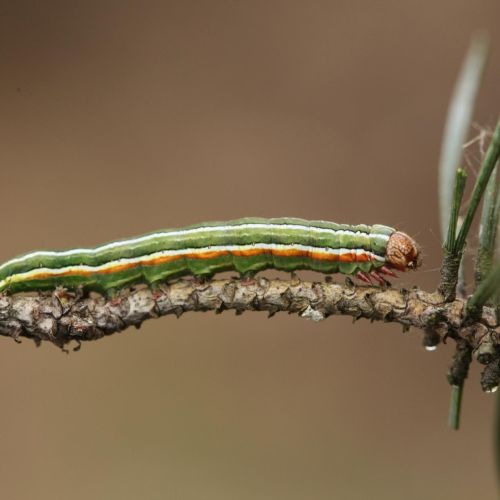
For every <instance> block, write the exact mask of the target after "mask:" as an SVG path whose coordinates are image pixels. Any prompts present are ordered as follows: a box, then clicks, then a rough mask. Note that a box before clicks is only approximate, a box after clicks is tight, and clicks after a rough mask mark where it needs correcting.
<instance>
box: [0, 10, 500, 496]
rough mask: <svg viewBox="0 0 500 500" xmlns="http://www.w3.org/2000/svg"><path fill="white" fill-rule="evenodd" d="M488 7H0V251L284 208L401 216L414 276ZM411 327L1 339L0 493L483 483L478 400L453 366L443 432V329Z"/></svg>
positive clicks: (208, 492) (488, 401) (195, 492)
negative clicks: (79, 340)
mask: <svg viewBox="0 0 500 500" xmlns="http://www.w3.org/2000/svg"><path fill="white" fill-rule="evenodd" d="M498 19H500V4H499V3H498V1H497V0H491V1H486V0H484V1H479V0H475V1H462V0H438V1H434V2H410V1H403V2H401V1H364V2H347V1H329V2H328V1H324V2H320V1H312V2H305V1H303V2H300V1H288V2H286V1H282V2H275V1H265V2H264V1H263V2H260V1H254V2H250V1H247V2H240V1H220V0H219V1H212V2H203V1H164V2H153V1H143V2H138V1H136V2H132V1H116V2H113V1H105V2H102V1H98V2H97V1H73V2H66V1H61V2H55V1H49V2H22V1H21V2H5V1H4V2H1V3H0V75H1V77H0V113H1V115H0V116H1V118H0V141H1V147H0V169H1V174H0V187H1V193H2V194H1V196H2V202H1V207H2V214H3V216H2V234H3V238H2V245H1V248H0V260H5V259H8V258H10V257H12V256H14V255H15V254H18V253H22V252H26V251H30V250H32V249H35V248H67V247H72V246H82V245H95V244H98V243H101V242H103V241H106V240H110V239H115V238H119V237H124V236H130V235H135V234H140V233H144V232H147V231H151V230H155V229H158V228H163V227H175V226H182V225H185V224H190V223H194V222H198V221H202V220H210V219H229V218H236V217H241V216H250V215H255V216H283V215H289V216H298V217H306V218H323V219H330V220H334V221H339V222H341V221H342V222H344V221H345V222H350V223H359V222H364V223H385V224H388V225H394V226H397V227H398V228H401V229H403V230H406V231H408V232H409V233H411V234H413V235H415V236H416V237H417V239H418V240H419V241H420V242H421V243H422V245H423V246H424V248H425V254H426V257H425V267H424V269H423V270H422V271H421V272H419V273H418V274H414V275H408V276H405V277H404V279H402V280H398V281H397V284H398V285H399V286H411V285H412V284H418V285H421V286H424V287H426V288H428V289H431V288H432V287H434V286H435V285H436V282H437V279H438V273H437V271H436V269H435V268H437V267H438V266H439V260H440V243H439V224H438V219H437V199H436V164H437V160H438V156H439V143H440V139H441V132H442V128H443V122H444V118H445V113H446V107H447V103H448V100H449V96H450V94H451V90H452V86H453V82H454V79H455V77H456V74H457V72H458V68H459V66H460V63H461V60H462V57H463V55H464V53H465V51H466V48H467V45H468V41H469V38H470V35H471V34H472V32H473V31H474V30H477V29H479V28H486V29H488V30H489V31H490V33H491V34H492V38H493V40H492V52H491V58H490V63H489V66H488V70H487V72H486V74H485V80H484V84H483V86H482V91H481V95H480V102H479V106H478V109H477V113H476V115H475V120H476V121H477V122H478V123H479V124H481V125H482V126H489V127H491V126H492V125H493V124H494V122H495V120H496V118H497V116H498V111H499V109H500V93H499V88H500V86H499V84H500V72H499V60H500V37H499V34H498ZM472 167H473V168H474V167H477V163H476V164H475V165H474V161H472ZM433 269H434V270H433ZM270 274H271V275H272V274H273V273H270ZM420 341H421V337H420V335H419V334H417V333H416V332H411V333H410V334H409V335H402V333H401V328H399V327H397V326H395V325H381V324H368V323H367V322H359V323H357V324H355V325H353V324H352V323H351V321H350V319H348V318H330V319H329V320H328V321H325V322H323V323H321V324H313V323H311V322H307V321H302V320H300V319H298V318H297V317H288V316H286V315H281V316H277V317H275V318H273V319H272V320H267V319H266V317H265V315H264V314H262V315H259V314H246V315H243V316H242V317H235V316H234V315H233V314H232V313H225V314H223V315H220V316H215V315H212V314H205V315H203V314H198V315H194V314H192V315H186V316H185V317H183V318H182V319H181V320H176V319H175V318H172V317H168V318H162V319H159V320H156V321H150V322H147V323H146V324H144V326H143V327H142V329H141V330H139V331H137V330H128V331H126V332H125V333H123V334H120V335H114V336H112V337H110V338H107V339H103V340H100V341H99V342H95V343H91V344H87V345H84V346H83V348H82V350H81V351H80V352H79V353H71V354H69V355H66V354H63V353H61V352H60V351H59V350H57V349H56V348H55V347H52V346H51V345H43V346H42V347H41V348H38V349H37V348H36V347H35V346H34V345H33V344H32V343H30V342H28V341H24V342H23V343H22V344H21V345H16V344H15V343H14V342H12V341H10V340H8V339H0V342H1V344H2V346H1V350H0V357H1V360H0V380H1V381H2V382H1V383H0V401H1V412H0V495H1V497H2V498H6V499H7V498H8V499H31V498H38V499H49V498H50V499H63V498H71V499H77V500H79V499H90V498H95V499H137V498H145V499H163V498H172V499H189V500H190V499H214V500H215V499H217V500H222V499H241V500H246V499H290V500H291V499H315V500H316V499H327V498H339V499H365V498H367V499H384V500H397V499H402V498H404V499H406V500H417V499H422V498H426V499H440V500H441V499H451V498H453V499H469V498H494V496H495V484H496V483H495V475H494V463H493V443H492V436H493V434H492V418H493V414H494V405H495V397H494V396H490V395H484V394H482V393H481V391H480V389H479V383H478V373H479V370H478V368H477V367H476V368H474V369H473V371H472V373H471V376H470V380H469V384H468V386H467V387H466V393H465V400H464V411H463V427H462V429H461V430H460V432H458V433H455V432H452V431H450V430H449V429H448V428H447V425H446V415H447V410H448V400H449V392H450V391H449V387H448V385H447V383H446V379H445V372H446V369H447V366H448V364H449V361H450V357H451V355H452V346H451V345H449V346H445V347H440V348H439V349H438V351H437V352H435V353H432V354H429V353H427V352H425V351H424V350H423V348H422V347H421V344H420Z"/></svg>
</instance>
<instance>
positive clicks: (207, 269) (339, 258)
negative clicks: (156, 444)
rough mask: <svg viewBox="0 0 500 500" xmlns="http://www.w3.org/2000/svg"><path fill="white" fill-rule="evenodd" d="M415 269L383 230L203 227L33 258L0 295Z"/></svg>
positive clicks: (0, 280) (405, 239) (396, 237)
mask: <svg viewBox="0 0 500 500" xmlns="http://www.w3.org/2000/svg"><path fill="white" fill-rule="evenodd" d="M419 265H420V249H419V247H418V245H417V243H416V242H415V241H414V240H413V239H412V238H411V237H410V236H408V235H407V234H405V233H403V232H400V231H396V230H395V229H393V228H391V227H388V226H383V225H373V226H367V225H363V224H361V225H354V226H351V225H347V224H336V223H334V222H326V221H309V220H304V219H296V218H277V219H263V218H244V219H238V220H232V221H228V222H207V223H201V224H197V225H194V226H189V227H185V228H181V229H168V230H162V231H158V232H155V233H150V234H145V235H143V236H139V237H135V238H130V239H126V240H118V241H114V242H111V243H107V244H104V245H102V246H98V247H96V248H77V249H72V250H64V251H43V250H42V251H35V252H31V253H28V254H26V255H22V256H19V257H16V258H14V259H11V260H9V261H7V262H5V263H4V264H2V265H0V292H4V293H16V292H26V291H39V290H50V289H55V288H56V287H60V286H62V287H64V288H67V289H76V288H83V289H84V290H87V291H97V292H101V293H103V292H107V291H109V290H115V289H119V288H123V287H125V286H129V285H133V284H137V283H147V284H155V283H159V282H164V281H166V280H169V279H172V278H177V277H180V276H183V275H193V276H200V277H208V276H212V275H213V274H214V273H217V272H220V271H228V270H235V271H237V272H239V273H241V274H242V275H252V274H253V273H256V272H258V271H261V270H264V269H269V268H273V269H277V270H282V271H295V270H300V269H309V270H314V271H320V272H322V273H326V274H331V273H343V274H348V275H355V276H357V277H358V278H359V279H361V280H363V281H365V282H368V283H371V282H372V279H374V280H375V281H376V282H378V283H380V284H384V283H385V279H384V275H389V276H396V275H395V273H394V270H400V271H405V270H407V269H415V268H417V267H418V266H419Z"/></svg>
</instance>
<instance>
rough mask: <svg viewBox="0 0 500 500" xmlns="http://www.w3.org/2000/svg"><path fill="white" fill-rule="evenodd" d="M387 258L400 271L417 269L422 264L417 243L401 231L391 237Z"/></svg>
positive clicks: (386, 251) (386, 253) (388, 243)
mask: <svg viewBox="0 0 500 500" xmlns="http://www.w3.org/2000/svg"><path fill="white" fill-rule="evenodd" d="M385 258H386V259H387V263H388V264H389V265H390V266H391V267H394V268H395V269H399V270H400V271H407V270H408V269H417V267H419V266H420V265H421V264H422V260H421V257H420V247H419V246H418V244H417V242H416V241H415V240H414V239H413V238H411V237H410V236H408V235H407V234H405V233H402V232H401V231H396V232H394V233H392V234H391V236H390V237H389V241H388V242H387V248H386V250H385Z"/></svg>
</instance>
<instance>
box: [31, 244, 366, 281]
mask: <svg viewBox="0 0 500 500" xmlns="http://www.w3.org/2000/svg"><path fill="white" fill-rule="evenodd" d="M264 254H271V255H273V256H276V257H306V258H309V259H313V260H327V261H331V262H335V261H339V262H368V261H371V257H370V255H368V254H366V253H365V254H360V255H358V254H356V251H355V250H352V251H351V252H347V253H344V254H342V255H336V254H328V253H323V252H309V251H304V250H298V249H294V248H290V249H285V250H277V249H263V248H252V249H249V250H232V251H230V250H220V251H206V252H196V253H189V254H184V255H164V256H162V257H158V258H156V259H145V260H141V261H139V262H132V263H129V264H117V265H116V266H112V267H110V268H108V269H103V270H101V271H83V270H80V271H78V270H69V271H65V272H62V273H59V274H56V275H55V274H50V273H40V274H36V275H33V276H32V277H31V278H30V279H39V280H41V279H46V278H52V277H54V276H91V275H93V274H112V273H118V272H122V271H127V270H128V269H133V268H135V267H138V266H141V265H142V266H156V265H159V264H166V263H167V262H172V261H174V260H179V259H181V258H188V259H214V258H216V257H221V256H223V255H234V256H236V257H254V256H257V255H264Z"/></svg>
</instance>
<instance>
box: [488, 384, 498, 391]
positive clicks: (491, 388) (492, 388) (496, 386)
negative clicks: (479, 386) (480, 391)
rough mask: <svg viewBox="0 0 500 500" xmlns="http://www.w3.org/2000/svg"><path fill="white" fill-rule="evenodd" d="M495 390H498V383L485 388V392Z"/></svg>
mask: <svg viewBox="0 0 500 500" xmlns="http://www.w3.org/2000/svg"><path fill="white" fill-rule="evenodd" d="M497 391H498V385H495V387H489V388H488V389H486V391H485V392H489V393H492V392H497Z"/></svg>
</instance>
